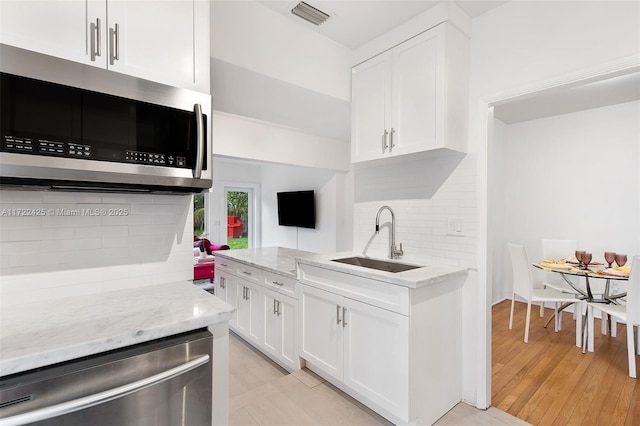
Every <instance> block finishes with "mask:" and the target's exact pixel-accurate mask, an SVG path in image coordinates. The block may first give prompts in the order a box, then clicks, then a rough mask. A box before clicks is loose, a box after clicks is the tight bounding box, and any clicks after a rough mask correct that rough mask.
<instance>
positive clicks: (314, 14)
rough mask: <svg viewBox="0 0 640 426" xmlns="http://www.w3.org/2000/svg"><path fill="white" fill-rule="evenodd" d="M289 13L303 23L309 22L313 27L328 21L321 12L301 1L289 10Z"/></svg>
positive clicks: (326, 16) (325, 15)
mask: <svg viewBox="0 0 640 426" xmlns="http://www.w3.org/2000/svg"><path fill="white" fill-rule="evenodd" d="M291 13H293V14H294V15H296V16H299V17H300V18H302V19H304V20H305V21H309V22H311V23H312V24H314V25H320V24H322V23H323V22H324V21H326V20H327V19H329V15H327V14H326V13H324V12H323V11H321V10H318V9H316V8H315V7H313V6H311V5H309V4H307V3H305V2H303V1H301V2H300V3H298V4H297V5H296V7H294V8H293V9H291Z"/></svg>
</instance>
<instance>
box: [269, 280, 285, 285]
mask: <svg viewBox="0 0 640 426" xmlns="http://www.w3.org/2000/svg"><path fill="white" fill-rule="evenodd" d="M272 282H273V283H274V284H275V285H279V286H283V285H284V283H279V282H278V281H272Z"/></svg>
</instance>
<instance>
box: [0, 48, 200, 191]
mask: <svg viewBox="0 0 640 426" xmlns="http://www.w3.org/2000/svg"><path fill="white" fill-rule="evenodd" d="M1 49H2V50H1V51H0V63H1V64H2V65H1V67H2V68H1V69H0V184H1V185H2V187H7V186H10V187H15V186H19V187H30V188H34V187H35V188H42V189H54V190H55V189H57V190H83V189H84V190H87V189H88V190H94V191H126V192H128V191H135V192H170V193H194V192H196V193H197V192H202V191H204V190H206V189H207V188H210V187H211V183H212V170H211V169H212V167H211V123H210V120H209V117H210V111H211V96H209V95H205V94H201V93H197V92H193V91H190V90H186V89H179V88H174V87H170V86H166V85H162V84H158V83H154V82H150V81H146V80H142V79H137V78H133V77H130V76H126V75H123V74H118V73H115V72H112V71H107V70H102V69H99V68H96V67H92V66H87V65H83V64H78V63H73V62H69V61H65V60H60V59H57V58H53V57H50V56H46V55H41V54H36V53H33V52H28V51H24V50H22V49H16V48H12V47H9V46H4V45H3V46H1Z"/></svg>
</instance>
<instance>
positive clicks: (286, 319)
mask: <svg viewBox="0 0 640 426" xmlns="http://www.w3.org/2000/svg"><path fill="white" fill-rule="evenodd" d="M278 301H279V304H278V318H279V320H280V322H279V331H280V346H279V350H278V352H279V355H280V359H281V360H282V362H283V363H285V364H287V365H288V366H289V367H291V369H292V370H297V369H299V368H300V359H299V357H298V344H297V342H298V335H297V333H296V332H297V328H298V327H297V324H298V321H297V311H298V301H297V300H295V299H293V298H291V297H287V296H283V295H280V296H279V300H278Z"/></svg>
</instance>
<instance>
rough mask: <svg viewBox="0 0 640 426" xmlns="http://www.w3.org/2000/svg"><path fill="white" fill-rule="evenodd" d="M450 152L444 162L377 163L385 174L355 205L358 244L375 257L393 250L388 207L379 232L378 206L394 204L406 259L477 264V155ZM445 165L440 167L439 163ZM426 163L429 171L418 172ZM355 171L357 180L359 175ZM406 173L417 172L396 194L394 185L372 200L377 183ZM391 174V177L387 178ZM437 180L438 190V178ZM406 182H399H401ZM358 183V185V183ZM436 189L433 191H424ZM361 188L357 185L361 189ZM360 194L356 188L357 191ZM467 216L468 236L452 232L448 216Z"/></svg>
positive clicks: (399, 240)
mask: <svg viewBox="0 0 640 426" xmlns="http://www.w3.org/2000/svg"><path fill="white" fill-rule="evenodd" d="M457 161H458V162H456V159H455V158H454V160H453V161H452V160H451V158H450V157H449V158H446V161H445V162H441V161H440V160H438V161H423V162H410V163H403V162H399V163H397V164H395V165H391V166H385V167H384V168H378V169H377V170H376V172H378V173H379V172H380V171H384V172H385V174H386V176H378V177H377V179H378V180H377V182H378V183H377V184H376V185H370V186H369V187H368V189H367V190H368V191H369V193H368V195H367V196H366V197H361V198H360V199H361V200H362V199H365V200H366V201H363V202H358V197H357V196H356V203H355V206H354V234H353V235H354V250H355V251H356V252H361V253H363V254H366V255H369V256H375V257H386V256H387V255H388V252H389V229H388V226H386V224H387V223H388V224H389V225H390V223H391V217H390V215H389V213H388V212H386V211H385V212H383V213H382V215H381V217H380V224H381V225H383V224H385V226H383V227H382V228H381V229H380V233H379V234H377V235H376V233H375V219H376V213H377V212H378V209H379V208H380V207H381V206H383V205H385V204H386V205H389V206H390V207H391V208H392V209H393V210H394V212H395V216H396V244H397V245H399V244H400V243H402V245H403V250H404V259H406V260H412V261H414V262H420V263H427V264H429V263H436V262H437V263H444V264H450V265H459V266H464V267H469V268H476V267H477V264H476V263H477V256H476V252H477V247H476V245H477V242H478V225H477V216H476V210H477V202H476V200H477V192H476V181H477V176H476V155H475V154H467V155H466V156H464V158H463V159H462V160H461V161H460V160H457ZM441 164H442V165H444V167H438V166H439V165H441ZM421 167H424V168H426V167H429V168H430V169H431V171H430V172H417V171H418V170H419V168H421ZM357 173H358V171H356V176H355V178H356V183H357V179H358V175H357ZM407 173H410V174H411V175H412V176H414V178H415V180H414V182H413V184H412V185H407V186H403V187H402V188H398V190H397V191H396V194H401V195H394V196H393V198H389V194H391V193H392V192H393V191H392V190H391V187H389V188H387V189H385V188H384V187H383V188H382V190H380V191H379V192H378V194H381V195H382V196H384V195H387V197H386V198H380V199H376V200H373V199H372V198H375V195H376V190H377V189H376V188H378V187H379V186H380V185H387V183H388V182H391V185H394V184H395V182H396V181H397V180H398V178H397V176H401V177H402V176H405V177H403V178H402V179H403V180H408V179H407V178H406V175H407ZM385 178H386V179H385ZM434 181H435V182H437V190H434V185H433V182H434ZM400 184H401V183H400V182H398V185H400ZM356 186H357V185H356ZM425 188H426V189H428V191H427V192H433V193H432V194H431V195H428V196H426V195H425ZM357 189H358V188H356V190H357ZM356 195H357V194H356ZM449 218H461V219H463V220H464V236H458V235H448V232H447V231H448V229H447V226H448V219H449Z"/></svg>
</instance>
